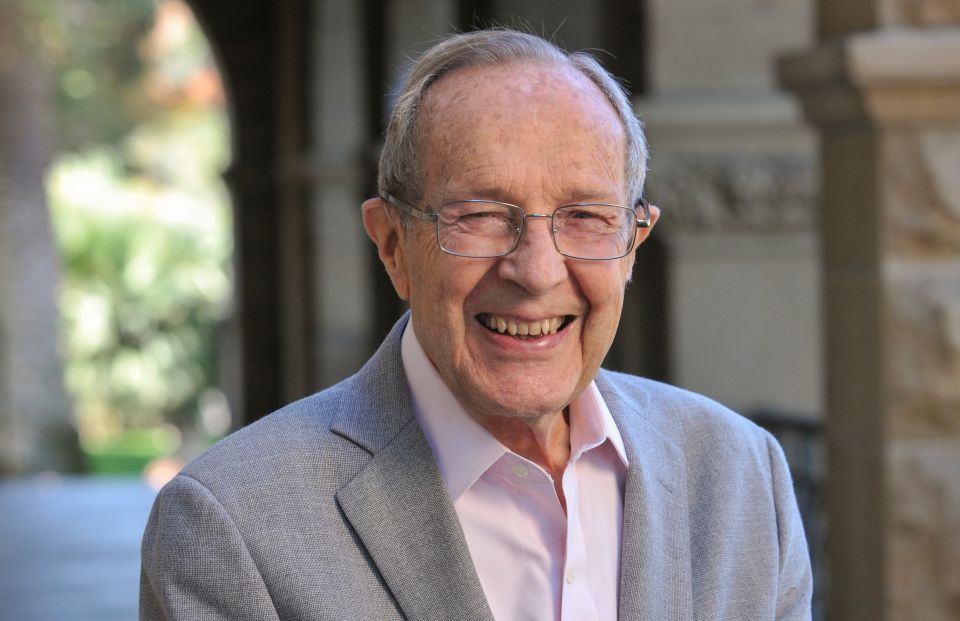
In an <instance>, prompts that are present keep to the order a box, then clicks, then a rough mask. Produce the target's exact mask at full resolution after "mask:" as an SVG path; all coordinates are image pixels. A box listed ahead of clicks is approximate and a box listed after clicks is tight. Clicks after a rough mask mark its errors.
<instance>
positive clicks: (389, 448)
mask: <svg viewBox="0 0 960 621" xmlns="http://www.w3.org/2000/svg"><path fill="white" fill-rule="evenodd" d="M405 324H406V321H405V320H401V321H400V322H399V323H398V324H397V326H395V327H394V329H393V331H392V332H391V334H390V335H389V336H388V337H387V339H386V341H385V342H384V345H383V346H381V348H380V350H379V351H378V352H377V354H376V355H375V356H374V357H373V358H372V359H371V361H370V362H369V363H368V364H367V365H366V366H365V367H364V369H363V370H361V372H360V373H359V374H358V375H357V376H355V377H354V378H353V379H352V380H350V381H351V382H353V383H354V384H355V386H348V392H347V398H345V399H344V408H343V414H342V415H341V416H340V417H339V418H338V420H336V421H335V422H334V424H333V427H332V430H333V431H334V432H335V433H339V434H340V435H342V436H344V437H346V438H348V439H350V440H351V441H353V442H355V443H357V444H359V445H360V446H362V447H363V448H365V449H367V450H368V451H370V452H371V453H372V457H371V459H370V461H369V462H368V463H367V464H366V465H365V466H364V467H363V468H362V469H361V470H360V471H359V473H358V474H357V475H356V476H355V477H354V478H353V479H352V480H351V481H350V482H349V483H348V484H346V485H345V486H344V487H342V488H341V489H340V491H339V492H338V493H337V496H336V497H337V502H338V504H339V506H340V508H341V509H342V510H343V513H344V515H345V516H346V518H347V520H349V522H350V524H351V526H352V527H353V529H354V530H355V532H356V533H357V536H358V537H359V538H360V540H361V541H362V542H363V545H364V546H365V548H366V549H367V552H368V553H369V554H370V557H371V559H372V560H373V562H374V564H375V565H376V566H377V569H378V570H379V571H380V574H381V575H382V576H383V579H384V582H385V583H386V585H387V587H388V588H389V589H390V591H391V592H392V594H393V596H394V598H395V599H396V601H397V603H398V604H399V606H400V608H401V609H402V610H403V613H404V615H405V616H406V617H408V618H410V619H470V620H472V619H476V620H481V619H483V620H485V621H492V619H493V617H492V614H491V613H490V609H489V606H488V605H487V601H486V598H485V597H484V594H483V588H482V587H481V585H480V580H479V578H478V577H477V573H476V569H475V568H474V566H473V561H472V559H471V557H470V551H469V549H468V548H467V543H466V540H465V539H464V536H463V530H462V529H461V527H460V521H459V519H458V518H457V514H456V510H455V509H454V507H453V503H452V501H451V500H450V496H449V494H448V493H447V488H446V484H445V483H444V482H443V478H442V477H441V474H440V469H439V467H438V466H437V463H436V459H435V458H434V455H433V451H432V450H431V449H430V445H429V444H428V443H427V440H426V438H425V437H424V435H423V431H422V430H421V429H420V425H419V424H418V423H417V421H416V418H415V417H414V416H413V406H412V403H411V400H410V394H409V388H408V387H407V384H406V380H405V378H404V377H403V365H402V363H401V360H400V335H401V334H402V332H403V326H404V325H405Z"/></svg>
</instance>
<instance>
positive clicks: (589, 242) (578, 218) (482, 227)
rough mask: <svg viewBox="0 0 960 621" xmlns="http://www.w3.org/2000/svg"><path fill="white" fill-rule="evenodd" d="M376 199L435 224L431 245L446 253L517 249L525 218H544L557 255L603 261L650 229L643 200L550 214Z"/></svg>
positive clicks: (467, 203)
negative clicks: (436, 206)
mask: <svg viewBox="0 0 960 621" xmlns="http://www.w3.org/2000/svg"><path fill="white" fill-rule="evenodd" d="M380 198H382V199H383V200H384V201H385V202H386V203H388V204H390V205H393V206H394V207H396V208H397V209H399V210H400V211H401V212H403V213H405V214H407V215H409V216H413V217H414V218H418V219H420V220H427V221H430V220H433V221H436V223H437V243H438V244H439V245H440V249H441V250H443V251H444V252H446V253H447V254H452V255H455V256H458V257H471V258H475V259H489V258H494V257H502V256H505V255H508V254H510V253H511V252H513V251H514V250H516V249H517V245H518V244H519V243H520V236H521V235H522V234H523V225H524V223H525V222H526V221H527V218H550V233H551V234H552V235H553V244H554V246H556V248H557V252H559V253H560V254H562V255H564V256H566V257H571V258H573V259H586V260H588V261H609V260H611V259H619V258H621V257H625V256H626V255H627V254H629V253H630V249H631V248H633V244H634V241H635V240H636V237H637V228H638V227H639V228H650V207H649V205H648V204H647V202H646V201H645V200H643V199H640V200H639V201H637V207H639V208H640V209H642V210H643V217H642V218H641V217H639V216H638V215H637V211H636V209H632V208H630V207H623V206H621V205H608V204H605V203H577V204H573V205H564V206H563V207H558V208H557V210H556V211H554V212H553V213H552V214H548V213H525V212H524V211H523V209H521V208H520V207H517V206H516V205H511V204H510V203H501V202H499V201H487V200H463V201H455V202H451V203H446V204H445V205H441V206H440V208H439V209H438V210H436V211H424V210H422V209H418V208H416V207H414V206H413V205H411V204H409V203H406V202H404V201H402V200H400V199H399V198H397V197H395V196H393V195H392V194H390V193H389V192H381V193H380Z"/></svg>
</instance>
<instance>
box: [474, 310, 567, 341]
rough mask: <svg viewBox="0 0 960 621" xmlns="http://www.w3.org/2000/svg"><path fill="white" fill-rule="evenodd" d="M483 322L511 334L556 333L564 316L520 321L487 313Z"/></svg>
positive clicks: (501, 331)
mask: <svg viewBox="0 0 960 621" xmlns="http://www.w3.org/2000/svg"><path fill="white" fill-rule="evenodd" d="M481 322H482V323H483V324H484V325H485V326H487V327H488V328H490V329H491V330H494V331H496V332H499V333H500V334H505V333H506V334H509V335H510V336H540V335H541V334H543V335H547V334H554V333H556V332H557V330H559V329H560V326H561V325H562V324H563V317H551V318H549V319H540V320H537V321H531V322H526V321H518V320H516V319H504V318H503V317H500V316H499V315H486V316H483V317H482V318H481Z"/></svg>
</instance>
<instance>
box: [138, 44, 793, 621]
mask: <svg viewBox="0 0 960 621" xmlns="http://www.w3.org/2000/svg"><path fill="white" fill-rule="evenodd" d="M645 168H646V146H645V142H644V138H643V134H642V132H641V128H640V124H639V122H638V121H637V119H636V117H635V116H634V114H633V111H632V109H631V106H630V104H629V101H628V99H627V98H626V96H625V95H624V93H623V92H622V90H621V89H620V87H619V86H618V84H617V83H616V81H615V80H614V79H613V78H612V77H611V76H610V75H609V74H607V73H606V72H605V71H604V70H603V69H602V68H601V67H600V66H599V65H598V64H597V63H596V61H594V60H593V59H592V58H591V57H589V56H586V55H583V54H568V53H566V52H563V51H561V50H559V49H558V48H556V47H555V46H553V45H552V44H551V43H548V42H546V41H544V40H543V39H540V38H538V37H535V36H531V35H527V34H522V33H518V32H513V31H508V30H490V31H481V32H475V33H469V34H463V35H457V36H454V37H451V38H449V39H447V40H445V41H443V42H441V43H439V44H438V45H436V46H434V47H433V48H432V49H430V50H428V51H427V52H426V53H425V54H424V56H423V57H422V58H421V59H420V61H419V62H418V63H417V65H416V66H415V67H414V68H413V71H412V73H411V75H410V77H409V79H408V81H407V83H406V85H405V87H404V89H403V91H402V92H401V93H400V97H399V99H398V101H397V105H396V108H395V110H394V113H393V115H392V117H391V120H390V124H389V126H388V129H387V135H386V142H385V146H384V150H383V155H382V157H381V162H380V177H379V186H380V192H379V196H378V197H377V198H372V199H370V200H368V201H366V202H365V203H364V204H363V208H362V217H363V223H364V227H365V229H366V231H367V233H368V234H369V236H370V238H371V239H372V240H373V242H374V243H375V244H376V246H377V249H378V252H379V256H380V259H381V261H382V262H383V264H384V266H385V268H386V270H387V272H388V273H389V275H390V278H391V280H392V282H393V285H394V287H395V289H396V291H397V294H398V295H399V296H400V297H401V298H403V299H405V300H407V301H408V302H409V304H410V313H409V314H408V315H406V316H404V317H403V318H401V320H400V321H399V322H398V323H397V325H396V326H395V328H394V329H393V331H392V332H391V334H390V335H389V336H388V337H387V339H386V341H385V342H384V344H383V345H382V346H381V348H380V349H379V351H378V352H377V353H376V354H375V355H374V357H373V358H372V359H371V360H370V361H369V362H368V364H367V365H366V366H365V367H364V368H363V369H362V370H361V371H360V372H359V373H358V374H357V375H355V376H354V377H352V378H350V379H348V380H346V381H345V382H343V383H341V384H339V385H337V386H334V387H333V388H330V389H328V390H325V391H323V392H320V393H318V394H316V395H314V396H312V397H309V398H307V399H304V400H303V401H300V402H297V403H295V404H292V405H291V406H288V407H287V408H285V409H284V410H281V411H279V412H276V413H274V414H272V415H270V416H268V417H266V418H265V419H263V420H262V421H260V422H258V423H256V424H254V425H251V426H250V427H247V428H246V429H244V430H241V431H240V432H238V433H236V434H234V435H233V436H230V437H229V438H227V439H225V440H224V441H222V442H220V443H219V444H217V445H216V446H214V447H213V448H212V449H210V450H209V451H208V452H206V453H205V454H204V455H202V456H201V457H200V458H198V459H197V460H196V461H194V462H193V463H192V464H190V465H189V466H187V468H185V469H184V471H183V472H182V473H181V474H180V475H179V476H178V477H177V478H176V479H174V481H173V482H171V483H170V484H169V485H168V486H167V487H166V488H164V490H163V491H162V492H161V494H160V496H159V497H158V499H157V502H156V504H155V506H154V510H153V512H152V514H151V517H150V523H149V524H148V527H147V531H146V533H145V536H144V543H143V577H142V590H141V617H142V618H146V619H164V618H169V619H402V618H407V619H491V618H495V619H565V620H577V621H580V620H589V619H617V618H621V619H650V620H661V619H692V618H703V619H731V620H734V619H735V620H744V619H805V618H808V617H809V615H810V592H811V578H810V566H809V559H808V555H807V550H806V544H805V541H804V536H803V530H802V526H801V524H800V519H799V516H798V513H797V508H796V502H795V500H794V497H793V491H792V486H791V482H790V478H789V474H788V471H787V467H786V464H785V462H784V459H783V454H782V452H781V451H780V448H779V446H778V445H777V444H776V442H775V441H774V440H773V439H772V438H771V437H770V436H769V434H767V433H766V432H764V431H762V430H760V429H759V428H757V427H756V426H755V425H753V424H751V423H750V422H748V421H747V420H745V419H743V418H741V417H739V416H737V415H736V414H734V413H732V412H730V411H728V410H726V409H724V408H723V407H722V406H720V405H718V404H716V403H714V402H711V401H709V400H708V399H705V398H703V397H699V396H697V395H693V394H691V393H687V392H684V391H682V390H679V389H676V388H672V387H669V386H665V385H662V384H658V383H655V382H652V381H649V380H643V379H640V378H635V377H630V376H625V375H619V374H615V373H610V372H606V371H602V370H600V364H601V362H602V360H603V358H604V356H605V355H606V353H607V350H608V349H609V347H610V344H611V343H612V341H613V338H614V335H615V333H616V330H617V325H618V323H619V321H620V313H621V308H622V304H623V292H624V287H625V286H626V283H627V281H628V280H629V278H630V274H631V271H632V269H633V263H634V254H633V253H634V251H635V249H636V247H637V246H638V245H639V244H640V243H642V242H643V241H644V240H645V239H646V237H647V235H649V233H650V231H651V229H652V227H653V225H654V224H655V223H656V221H657V218H658V217H659V211H658V210H657V208H655V207H652V206H648V205H647V203H646V202H645V201H644V200H643V199H642V188H643V178H644V172H645Z"/></svg>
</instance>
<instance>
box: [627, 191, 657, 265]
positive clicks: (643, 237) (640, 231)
mask: <svg viewBox="0 0 960 621" xmlns="http://www.w3.org/2000/svg"><path fill="white" fill-rule="evenodd" d="M659 219H660V208H659V207H655V206H654V205H650V226H645V227H643V228H637V242H636V243H635V244H634V245H633V250H632V251H631V252H630V254H629V255H627V256H628V258H629V261H627V266H626V274H625V282H627V283H629V282H631V281H632V280H633V263H634V261H636V259H637V249H638V248H640V244H642V243H643V242H645V241H647V238H648V237H650V231H652V230H653V226H654V225H655V224H656V223H657V220H659Z"/></svg>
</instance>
